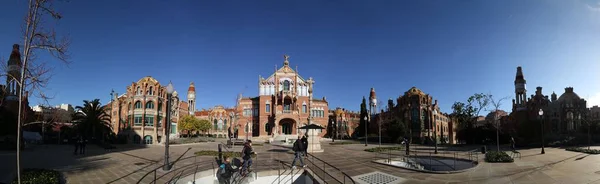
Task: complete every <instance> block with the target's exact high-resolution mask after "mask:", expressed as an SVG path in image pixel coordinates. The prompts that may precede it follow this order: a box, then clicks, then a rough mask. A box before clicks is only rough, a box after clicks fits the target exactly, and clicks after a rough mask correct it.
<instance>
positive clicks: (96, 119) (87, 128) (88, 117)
mask: <svg viewBox="0 0 600 184" xmlns="http://www.w3.org/2000/svg"><path fill="white" fill-rule="evenodd" d="M75 111H76V113H75V114H74V116H73V123H74V124H75V128H76V129H77V131H78V132H79V133H80V134H81V135H82V136H86V135H91V136H92V137H95V136H97V134H96V131H97V130H98V131H100V133H101V136H102V138H103V139H104V135H105V133H106V132H110V131H111V130H112V127H111V125H110V116H109V114H107V112H106V110H105V108H104V107H103V106H102V104H101V103H100V99H94V100H92V101H88V100H84V101H83V106H77V107H75Z"/></svg>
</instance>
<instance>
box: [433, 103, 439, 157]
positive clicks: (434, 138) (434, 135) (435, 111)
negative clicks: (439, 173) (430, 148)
mask: <svg viewBox="0 0 600 184" xmlns="http://www.w3.org/2000/svg"><path fill="white" fill-rule="evenodd" d="M436 116H437V110H436V109H433V127H432V128H433V142H434V145H435V147H434V148H435V151H434V153H435V154H437V153H438V148H437V126H436V123H437V122H436V120H437V118H436Z"/></svg>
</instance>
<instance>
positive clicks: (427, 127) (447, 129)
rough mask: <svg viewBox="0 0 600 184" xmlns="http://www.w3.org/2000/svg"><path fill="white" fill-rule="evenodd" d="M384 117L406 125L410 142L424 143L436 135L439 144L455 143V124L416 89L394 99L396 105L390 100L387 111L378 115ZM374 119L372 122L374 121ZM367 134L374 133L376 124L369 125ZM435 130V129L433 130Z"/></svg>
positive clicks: (427, 96) (434, 101) (433, 101)
mask: <svg viewBox="0 0 600 184" xmlns="http://www.w3.org/2000/svg"><path fill="white" fill-rule="evenodd" d="M380 116H383V117H382V118H383V119H386V118H384V117H386V116H387V117H391V116H395V117H397V118H399V119H400V120H401V121H402V122H404V123H408V125H409V130H410V132H409V134H410V135H411V137H412V141H413V143H414V142H420V143H425V141H426V140H427V139H429V140H433V138H434V135H437V139H438V142H439V143H450V144H455V143H456V127H455V125H456V123H455V121H453V120H452V118H450V116H449V115H448V114H446V113H443V112H441V111H440V108H439V106H438V103H437V100H433V97H431V96H430V95H429V94H425V93H424V92H423V91H421V90H420V89H418V88H416V87H412V88H410V89H409V90H408V91H406V92H405V93H404V95H403V96H400V97H398V98H397V99H396V104H395V105H394V103H393V101H392V100H391V99H390V100H389V101H388V109H386V110H385V111H384V112H382V113H381V114H380ZM375 119H376V118H373V119H372V120H373V121H375ZM370 124H371V126H369V128H370V129H371V130H369V132H371V133H373V132H375V131H374V130H373V129H374V128H377V127H376V125H377V122H372V123H370ZM434 128H435V129H434Z"/></svg>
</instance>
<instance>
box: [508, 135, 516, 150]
mask: <svg viewBox="0 0 600 184" xmlns="http://www.w3.org/2000/svg"><path fill="white" fill-rule="evenodd" d="M515 144H516V142H515V138H514V137H512V136H510V149H512V151H516V150H517V149H516V147H515Z"/></svg>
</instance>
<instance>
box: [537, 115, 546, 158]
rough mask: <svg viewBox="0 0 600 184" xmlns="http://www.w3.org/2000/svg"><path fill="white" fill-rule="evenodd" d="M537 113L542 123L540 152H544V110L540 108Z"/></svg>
mask: <svg viewBox="0 0 600 184" xmlns="http://www.w3.org/2000/svg"><path fill="white" fill-rule="evenodd" d="M538 114H539V115H540V120H541V124H542V154H546V151H544V116H543V115H544V110H542V109H540V112H538Z"/></svg>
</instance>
